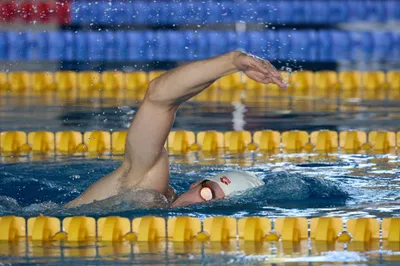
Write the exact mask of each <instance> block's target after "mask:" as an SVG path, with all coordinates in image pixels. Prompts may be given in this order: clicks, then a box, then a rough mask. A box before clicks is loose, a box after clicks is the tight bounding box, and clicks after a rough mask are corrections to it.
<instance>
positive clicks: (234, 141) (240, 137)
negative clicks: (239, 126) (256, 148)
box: [224, 131, 251, 153]
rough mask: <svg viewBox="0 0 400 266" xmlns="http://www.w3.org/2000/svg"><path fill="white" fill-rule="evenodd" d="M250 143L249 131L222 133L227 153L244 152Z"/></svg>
mask: <svg viewBox="0 0 400 266" xmlns="http://www.w3.org/2000/svg"><path fill="white" fill-rule="evenodd" d="M250 143H251V133H250V132H249V131H229V132H225V133H224V147H225V150H227V151H229V152H234V153H241V152H244V150H245V149H246V147H247V145H249V144H250Z"/></svg>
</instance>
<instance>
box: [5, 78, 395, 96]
mask: <svg viewBox="0 0 400 266" xmlns="http://www.w3.org/2000/svg"><path fill="white" fill-rule="evenodd" d="M386 76H387V82H388V83H389V89H390V92H389V95H390V98H391V99H400V71H389V72H388V73H387V75H386ZM0 86H1V85H0Z"/></svg>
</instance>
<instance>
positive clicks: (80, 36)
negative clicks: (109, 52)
mask: <svg viewBox="0 0 400 266" xmlns="http://www.w3.org/2000/svg"><path fill="white" fill-rule="evenodd" d="M74 50H75V60H77V61H85V60H88V50H89V49H88V40H87V32H86V31H78V32H77V33H76V34H75V41H74Z"/></svg>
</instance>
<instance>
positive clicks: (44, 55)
mask: <svg viewBox="0 0 400 266" xmlns="http://www.w3.org/2000/svg"><path fill="white" fill-rule="evenodd" d="M36 40H37V41H36V44H37V50H36V52H37V53H36V57H37V59H38V60H48V59H49V50H50V49H51V47H50V43H49V33H48V32H47V31H41V32H38V33H36ZM53 50H54V49H53Z"/></svg>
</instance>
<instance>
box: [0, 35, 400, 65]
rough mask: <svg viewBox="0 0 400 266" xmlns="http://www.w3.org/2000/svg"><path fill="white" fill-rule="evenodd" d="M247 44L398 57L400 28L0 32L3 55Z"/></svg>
mask: <svg viewBox="0 0 400 266" xmlns="http://www.w3.org/2000/svg"><path fill="white" fill-rule="evenodd" d="M235 49H244V50H246V51H248V52H251V53H253V54H255V55H257V56H262V57H264V58H268V59H270V60H296V61H300V62H302V61H308V62H334V61H362V62H371V61H385V62H387V61H389V62H399V61H400V33H398V32H347V31H337V30H322V31H314V30H297V31H293V30H292V31H290V30H280V31H273V30H269V31H247V32H234V31H112V32H105V31H104V32H100V31H97V32H93V31H78V32H73V31H61V32H60V31H49V32H14V31H9V32H0V60H9V61H20V60H40V61H45V60H46V61H60V60H62V61H97V62H98V61H142V62H148V61H155V60H157V61H188V60H195V59H202V58H207V57H211V56H216V55H220V54H223V53H226V52H229V51H232V50H235Z"/></svg>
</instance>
